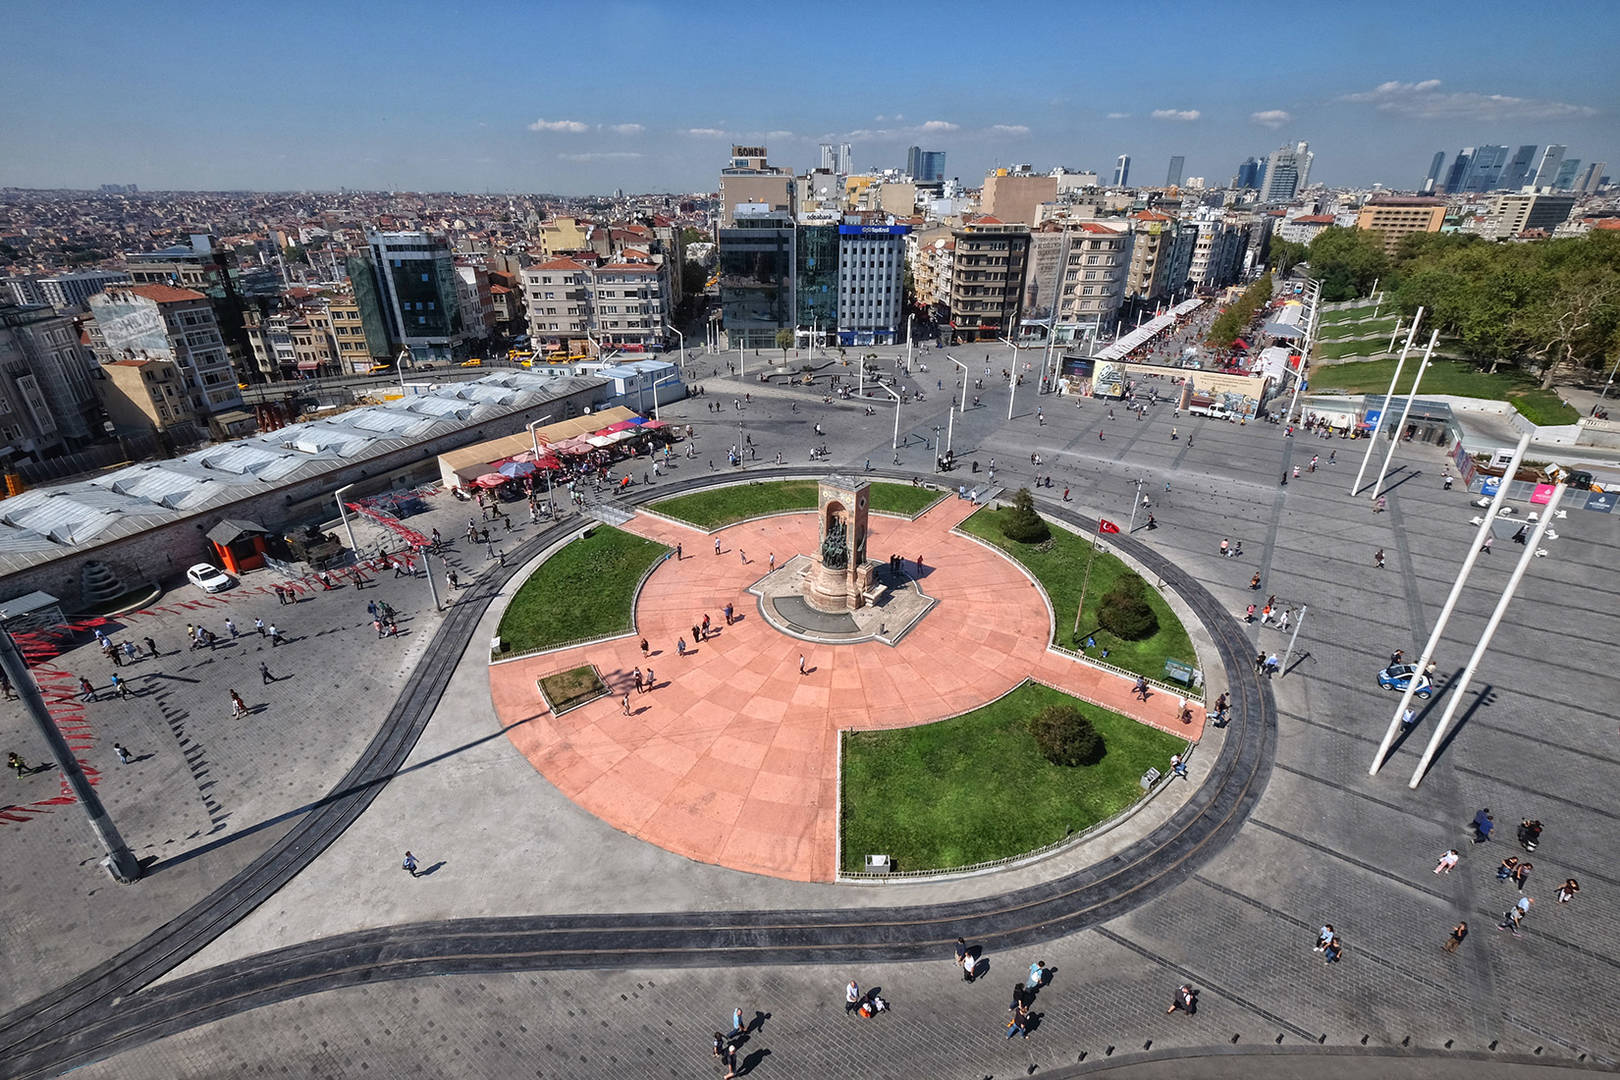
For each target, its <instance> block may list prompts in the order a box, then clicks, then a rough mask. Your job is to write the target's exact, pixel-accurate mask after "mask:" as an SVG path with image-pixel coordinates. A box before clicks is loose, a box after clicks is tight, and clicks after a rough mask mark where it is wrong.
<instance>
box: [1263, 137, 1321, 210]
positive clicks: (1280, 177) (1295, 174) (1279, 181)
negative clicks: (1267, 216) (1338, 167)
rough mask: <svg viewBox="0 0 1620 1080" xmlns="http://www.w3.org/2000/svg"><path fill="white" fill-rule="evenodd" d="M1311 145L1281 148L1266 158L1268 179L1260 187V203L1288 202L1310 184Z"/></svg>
mask: <svg viewBox="0 0 1620 1080" xmlns="http://www.w3.org/2000/svg"><path fill="white" fill-rule="evenodd" d="M1315 157H1316V155H1315V154H1312V153H1311V150H1310V143H1307V142H1298V143H1295V144H1294V145H1293V146H1279V147H1278V148H1277V149H1275V150H1273V151H1272V152H1271V153H1270V155H1269V156H1267V158H1266V178H1265V181H1264V182H1263V183H1262V184H1261V185H1260V201H1261V202H1268V203H1280V202H1288V201H1289V200H1291V199H1293V198H1294V196H1295V195H1298V194H1299V193H1300V192H1301V191H1303V190H1304V189H1305V186H1306V185H1307V184H1309V183H1310V177H1311V161H1312V160H1313V159H1314V158H1315Z"/></svg>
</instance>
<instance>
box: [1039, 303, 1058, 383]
mask: <svg viewBox="0 0 1620 1080" xmlns="http://www.w3.org/2000/svg"><path fill="white" fill-rule="evenodd" d="M1055 337H1057V316H1056V315H1053V316H1052V322H1051V323H1050V324H1049V325H1048V326H1047V328H1046V356H1044V357H1043V358H1042V359H1041V378H1042V379H1044V380H1046V386H1047V393H1051V392H1052V391H1053V390H1056V389H1057V372H1055V371H1054V372H1052V373H1051V375H1050V376H1048V374H1047V372H1048V371H1049V370H1050V369H1051V367H1052V339H1053V338H1055Z"/></svg>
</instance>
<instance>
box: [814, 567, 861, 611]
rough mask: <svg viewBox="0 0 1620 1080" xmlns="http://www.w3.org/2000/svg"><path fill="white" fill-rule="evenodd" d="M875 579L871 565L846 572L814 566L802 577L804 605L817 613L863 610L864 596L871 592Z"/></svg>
mask: <svg viewBox="0 0 1620 1080" xmlns="http://www.w3.org/2000/svg"><path fill="white" fill-rule="evenodd" d="M876 578H877V564H876V563H873V562H865V563H862V564H861V565H860V566H857V567H854V568H853V569H846V570H834V569H831V568H830V567H827V566H825V565H823V564H821V563H819V562H817V563H813V564H812V565H811V567H810V572H809V573H808V574H806V575H805V581H804V602H805V603H807V604H809V605H810V606H811V607H813V608H815V609H816V610H817V611H855V610H858V609H859V608H861V607H864V606H865V604H866V595H865V594H866V593H868V592H871V591H872V586H873V584H874V582H875V581H876Z"/></svg>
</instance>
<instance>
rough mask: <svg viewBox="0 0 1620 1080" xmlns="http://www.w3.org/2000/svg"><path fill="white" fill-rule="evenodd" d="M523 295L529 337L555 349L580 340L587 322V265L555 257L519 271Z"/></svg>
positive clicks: (588, 325)
mask: <svg viewBox="0 0 1620 1080" xmlns="http://www.w3.org/2000/svg"><path fill="white" fill-rule="evenodd" d="M523 299H524V303H525V305H526V306H527V307H528V309H529V338H530V340H531V341H533V342H534V343H535V345H537V346H544V347H545V348H547V349H551V350H557V349H562V348H565V347H568V346H569V345H570V343H571V342H574V341H578V340H584V339H585V336H586V331H587V330H588V329H589V328H590V325H591V294H590V267H588V266H586V265H585V264H584V263H582V262H579V261H577V260H575V259H568V258H557V259H551V260H548V261H546V262H543V263H540V264H539V265H538V266H531V267H529V268H528V269H526V270H524V271H523Z"/></svg>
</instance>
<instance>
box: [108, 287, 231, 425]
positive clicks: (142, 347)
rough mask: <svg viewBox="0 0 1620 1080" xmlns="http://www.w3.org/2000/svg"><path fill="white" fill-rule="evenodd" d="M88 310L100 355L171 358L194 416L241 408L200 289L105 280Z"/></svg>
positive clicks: (216, 326) (211, 310)
mask: <svg viewBox="0 0 1620 1080" xmlns="http://www.w3.org/2000/svg"><path fill="white" fill-rule="evenodd" d="M90 311H91V313H92V314H94V315H95V319H96V324H97V327H98V329H99V332H100V335H101V340H102V341H103V343H104V347H105V349H106V350H107V355H106V356H105V357H104V358H103V359H104V360H106V361H111V360H140V359H162V360H170V361H173V362H174V363H175V364H177V365H178V366H179V368H180V372H181V375H182V377H183V378H184V380H185V385H186V394H187V397H188V399H189V401H190V405H191V410H192V412H193V414H194V415H195V416H196V417H197V418H198V420H199V421H206V420H207V418H209V417H211V416H215V415H217V414H220V413H224V412H226V411H229V410H234V409H240V408H241V406H242V394H241V391H240V390H238V389H237V385H236V380H237V376H236V372H235V371H234V370H233V369H232V367H231V361H230V356H229V354H228V353H227V351H226V348H225V341H224V338H223V337H222V336H221V335H220V330H219V323H218V322H217V321H216V319H215V318H214V308H213V304H212V303H211V302H210V300H209V298H208V297H207V296H206V295H204V294H203V293H200V292H197V291H196V290H195V289H183V288H178V287H176V286H173V285H111V286H108V287H107V288H106V289H105V290H104V291H102V292H100V293H97V294H96V295H94V296H92V297H90Z"/></svg>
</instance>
